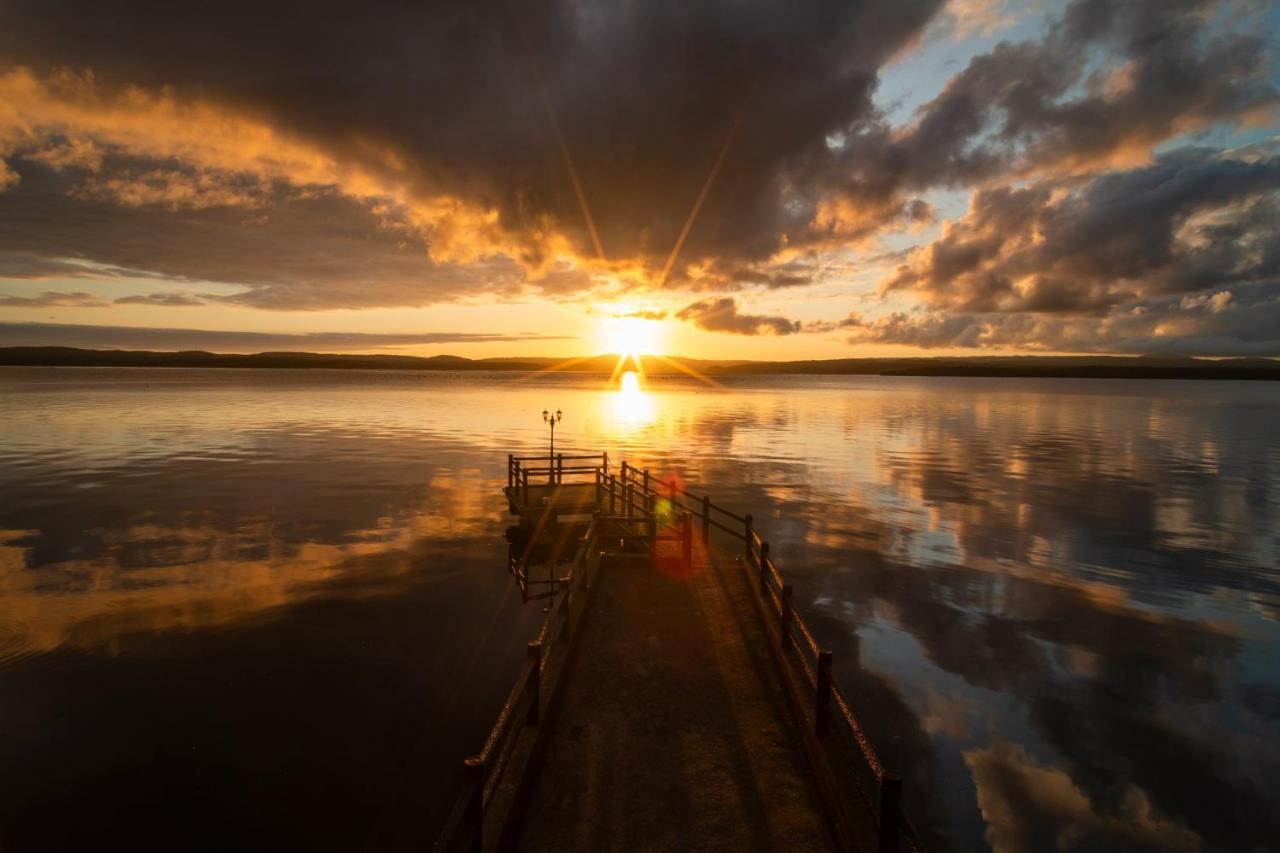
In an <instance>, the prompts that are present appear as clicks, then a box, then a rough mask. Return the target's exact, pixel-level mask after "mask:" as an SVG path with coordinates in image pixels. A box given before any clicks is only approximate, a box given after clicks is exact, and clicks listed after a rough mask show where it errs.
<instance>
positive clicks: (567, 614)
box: [560, 566, 586, 642]
mask: <svg viewBox="0 0 1280 853" xmlns="http://www.w3.org/2000/svg"><path fill="white" fill-rule="evenodd" d="M583 572H584V574H585V572H586V567H585V566H584V567H583ZM560 591H561V592H562V593H564V627H562V628H561V629H560V639H562V640H564V641H566V642H568V640H569V639H570V638H571V637H572V636H573V582H572V581H571V580H570V579H569V578H560Z"/></svg>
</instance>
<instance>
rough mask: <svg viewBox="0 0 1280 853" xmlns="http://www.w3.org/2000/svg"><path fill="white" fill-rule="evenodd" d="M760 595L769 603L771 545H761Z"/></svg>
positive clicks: (764, 543) (765, 543)
mask: <svg viewBox="0 0 1280 853" xmlns="http://www.w3.org/2000/svg"><path fill="white" fill-rule="evenodd" d="M760 595H761V596H762V597H763V598H764V600H765V603H766V604H767V603H768V602H769V543H768V542H761V543H760Z"/></svg>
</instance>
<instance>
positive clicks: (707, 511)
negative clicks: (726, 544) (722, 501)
mask: <svg viewBox="0 0 1280 853" xmlns="http://www.w3.org/2000/svg"><path fill="white" fill-rule="evenodd" d="M710 541H711V496H710V495H703V496H702V543H703V544H704V545H705V544H706V543H708V542H710Z"/></svg>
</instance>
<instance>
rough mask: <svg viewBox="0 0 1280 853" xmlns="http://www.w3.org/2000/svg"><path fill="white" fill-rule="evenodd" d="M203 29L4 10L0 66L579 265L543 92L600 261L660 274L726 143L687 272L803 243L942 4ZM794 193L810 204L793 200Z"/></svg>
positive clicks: (229, 12)
mask: <svg viewBox="0 0 1280 853" xmlns="http://www.w3.org/2000/svg"><path fill="white" fill-rule="evenodd" d="M272 5H273V7H274V8H273V9H270V10H264V7H263V4H262V3H259V2H254V3H249V2H247V1H246V0H239V2H224V3H218V4H214V5H211V6H207V7H203V8H202V9H201V10H200V13H199V15H198V16H197V15H196V14H195V13H194V12H193V11H192V10H189V9H187V8H186V7H182V6H173V7H166V8H164V9H163V10H161V9H158V8H157V7H156V6H155V4H154V3H151V2H147V0H128V2H124V3H122V4H115V5H113V6H112V8H111V10H110V11H109V12H107V11H105V10H103V9H102V7H101V6H99V5H97V4H93V3H89V2H87V0H84V1H83V2H82V1H81V0H61V2H53V3H50V2H45V0H40V2H25V0H16V2H9V3H6V4H5V7H4V12H3V27H0V56H2V57H3V59H4V61H5V62H6V63H7V64H10V65H13V64H19V65H24V66H28V67H31V68H34V69H36V71H37V73H40V74H43V73H47V72H48V71H50V70H51V69H55V68H59V67H64V66H65V67H71V68H89V69H92V70H93V72H94V75H95V80H96V84H97V86H98V87H99V88H101V89H103V90H106V89H108V88H110V87H114V86H119V85H123V84H137V85H141V86H144V87H147V88H149V89H151V90H156V89H158V88H159V87H161V86H164V87H168V89H167V91H170V92H172V93H174V96H175V97H176V98H178V99H183V98H191V99H200V100H203V101H208V102H212V103H217V104H222V105H225V106H227V107H229V108H231V109H234V110H237V111H240V112H242V113H244V114H246V115H251V116H253V117H255V118H257V119H260V120H262V121H265V122H267V123H269V124H270V125H271V126H273V127H278V128H284V129H287V131H288V132H289V133H291V134H295V135H296V136H297V137H298V138H301V139H305V140H308V141H309V142H311V143H314V144H316V145H317V146H319V148H320V149H321V150H323V151H325V152H328V153H331V154H332V155H334V156H335V157H338V158H339V159H342V160H344V161H346V160H350V161H356V162H361V163H363V164H365V165H366V166H367V168H369V169H370V170H371V171H373V172H376V173H380V174H383V175H390V176H391V177H393V178H394V179H395V180H397V181H404V182H407V184H408V186H409V187H410V189H411V192H412V194H413V195H414V196H415V197H416V198H434V197H439V196H448V197H456V198H459V199H463V200H465V201H467V202H468V203H472V204H476V205H479V206H480V207H482V208H485V209H493V210H496V211H497V212H498V214H499V221H500V226H501V228H502V229H503V230H504V231H505V232H507V233H508V234H512V235H522V237H523V238H525V239H524V242H523V243H522V244H521V248H520V250H519V251H518V252H517V254H518V255H519V256H518V257H517V258H516V260H517V261H519V262H521V263H524V264H537V263H540V262H543V261H545V260H546V258H545V257H544V255H543V253H544V251H545V247H544V246H543V245H541V244H540V242H539V241H538V240H537V239H535V238H536V235H537V234H539V233H540V232H542V231H545V229H546V227H547V222H548V219H550V221H552V222H554V223H555V227H558V228H562V229H566V230H567V231H568V233H569V234H570V236H571V238H572V239H573V240H574V242H575V243H576V244H577V246H578V249H579V250H580V252H581V253H582V254H584V255H588V254H591V252H590V250H589V246H590V242H589V240H588V239H587V236H586V232H585V230H584V228H583V218H582V215H581V213H580V210H579V206H578V202H577V200H576V198H575V196H574V193H573V191H572V189H571V185H570V183H569V181H568V179H567V178H566V175H565V167H564V164H563V160H562V157H561V153H560V152H559V150H558V148H557V145H556V141H555V137H554V135H553V133H552V131H551V128H550V125H549V122H548V118H547V116H546V115H545V114H544V112H543V107H542V105H541V99H540V94H539V91H538V82H539V81H542V82H543V83H544V84H545V87H546V94H547V100H548V101H549V103H550V104H551V106H552V107H553V109H554V111H555V113H556V116H557V118H558V122H559V126H560V128H561V130H562V132H563V136H564V139H565V140H566V141H567V144H568V147H569V149H570V153H571V155H572V159H573V161H574V163H575V164H576V166H577V170H578V173H579V175H580V178H581V185H582V187H583V188H584V192H585V195H586V197H587V199H588V201H589V202H590V205H591V208H592V210H593V211H594V213H595V216H596V223H597V225H598V226H599V232H600V238H601V241H602V243H603V246H604V249H605V251H606V252H607V253H608V255H609V256H610V257H613V258H619V257H621V258H641V259H643V260H645V261H646V262H649V263H651V264H657V265H660V264H661V261H662V258H663V257H664V256H665V255H666V253H667V252H668V251H669V250H670V248H671V246H672V245H673V244H674V242H675V239H676V236H677V233H678V232H679V230H680V228H681V226H682V224H683V222H684V218H685V217H686V215H687V214H688V212H689V210H690V208H691V206H692V204H693V202H694V200H695V198H696V197H697V195H698V192H699V188H700V186H701V185H702V182H703V180H704V178H705V177H706V175H707V173H708V171H709V169H710V167H711V165H712V162H713V160H714V159H715V158H716V155H717V152H718V151H719V149H720V147H721V144H722V143H723V141H724V138H725V137H726V135H727V134H728V132H729V131H730V128H732V127H733V126H734V125H735V122H738V121H739V119H741V124H740V125H739V126H738V130H737V133H736V137H735V140H734V144H733V145H732V146H731V147H730V148H729V150H728V153H727V155H726V157H725V159H724V161H723V163H722V164H721V168H720V170H719V175H718V178H717V181H716V186H715V191H714V192H712V193H711V194H710V195H709V196H708V198H707V200H706V204H705V206H704V207H703V209H702V212H701V214H700V217H699V220H698V223H697V227H696V228H694V229H693V231H692V233H691V235H690V237H689V240H688V242H687V244H686V246H685V256H686V257H688V258H706V257H714V256H720V255H728V256H732V257H737V258H744V259H751V258H766V257H768V256H770V255H771V254H773V253H774V252H775V251H776V250H777V249H778V248H779V247H780V245H781V240H782V235H783V234H784V233H787V232H789V231H797V230H803V229H804V228H805V227H806V226H807V222H808V220H809V219H810V218H811V217H812V212H813V199H812V198H800V199H798V200H797V197H796V193H795V191H794V188H795V187H796V186H798V185H799V184H800V183H801V182H802V181H804V180H805V178H806V174H805V173H806V172H808V171H810V170H809V168H808V164H810V163H812V162H814V161H815V160H817V161H823V160H825V159H827V158H828V156H829V149H828V147H827V145H826V143H825V139H826V137H827V135H828V134H830V133H832V132H835V131H838V130H839V129H841V128H843V127H846V126H848V125H849V124H850V123H851V122H855V121H857V120H859V119H860V118H861V117H865V116H867V115H869V113H870V112H871V109H872V107H871V95H872V92H873V89H874V86H875V82H876V79H877V73H878V70H879V68H880V66H881V65H882V64H883V63H884V62H886V61H887V60H888V59H889V58H890V57H891V56H893V55H894V53H895V52H897V51H898V50H899V49H901V48H902V47H903V46H904V45H906V44H908V43H909V42H910V41H911V40H912V39H914V38H915V37H916V36H917V35H918V34H919V33H920V32H921V30H922V28H923V27H924V26H925V25H926V24H927V22H928V21H929V20H930V18H931V17H932V16H933V15H934V14H935V12H936V11H937V10H938V9H939V7H940V6H941V5H942V0H864V2H857V3H849V2H844V0H839V2H837V0H827V2H814V3H806V4H776V3H771V2H763V0H758V2H748V3H741V2H736V3H727V2H726V3H697V4H687V3H643V4H606V3H600V4H580V3H570V2H538V3H533V4H512V5H510V6H506V7H504V6H502V5H500V4H473V3H461V2H448V3H433V4H403V3H374V4H362V5H359V6H352V5H350V4H347V3H336V2H327V3H314V2H308V3H301V2H286V3H277V4H272ZM804 193H806V194H807V193H808V190H805V191H804Z"/></svg>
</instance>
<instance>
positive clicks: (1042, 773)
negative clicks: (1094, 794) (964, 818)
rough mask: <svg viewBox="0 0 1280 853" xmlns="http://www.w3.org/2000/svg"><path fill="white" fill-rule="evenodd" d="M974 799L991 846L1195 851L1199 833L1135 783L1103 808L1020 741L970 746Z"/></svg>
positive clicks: (1013, 852)
mask: <svg viewBox="0 0 1280 853" xmlns="http://www.w3.org/2000/svg"><path fill="white" fill-rule="evenodd" d="M964 760H965V764H967V765H968V766H969V769H970V771H971V772H972V773H973V781H974V785H975V786H976V787H977V793H978V807H979V808H980V809H981V810H982V817H983V819H984V820H985V821H986V822H987V830H986V837H987V843H988V844H990V845H991V849H992V850H994V851H995V853H1017V851H1022V850H1036V849H1047V848H1048V849H1056V850H1063V851H1067V850H1093V849H1099V848H1109V847H1110V846H1111V845H1113V844H1116V843H1117V842H1119V843H1121V844H1122V845H1123V847H1124V849H1126V850H1135V851H1137V850H1149V851H1152V853H1154V852H1155V851H1196V850H1200V849H1201V848H1202V846H1203V841H1202V839H1201V838H1200V836H1199V835H1197V834H1196V833H1195V832H1193V831H1192V830H1191V829H1189V828H1188V827H1187V826H1186V825H1185V824H1183V823H1182V822H1181V821H1175V820H1171V819H1170V818H1169V817H1167V816H1166V815H1163V814H1161V813H1160V811H1159V809H1157V808H1156V806H1155V805H1154V804H1153V803H1152V800H1151V797H1150V795H1148V794H1147V793H1146V792H1145V791H1143V790H1141V789H1140V788H1137V787H1135V786H1133V785H1126V786H1124V787H1123V788H1122V789H1121V790H1119V791H1117V792H1116V795H1115V802H1113V803H1111V804H1109V807H1107V808H1105V809H1103V808H1099V807H1098V806H1096V805H1095V804H1094V803H1092V802H1090V799H1089V796H1088V794H1087V792H1086V791H1083V790H1081V789H1080V787H1078V786H1077V785H1076V783H1075V782H1074V781H1073V780H1072V779H1071V777H1070V776H1068V775H1067V773H1066V772H1064V771H1063V770H1060V769H1058V768H1055V767H1045V766H1043V765H1041V764H1038V763H1037V762H1036V761H1035V760H1034V759H1033V758H1031V756H1029V755H1028V754H1027V752H1026V750H1024V749H1023V748H1022V747H1020V746H1016V745H1014V744H1011V743H1008V742H1004V741H1000V742H997V743H996V744H995V745H994V746H992V747H990V748H988V749H975V750H970V751H969V752H966V753H965V754H964Z"/></svg>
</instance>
